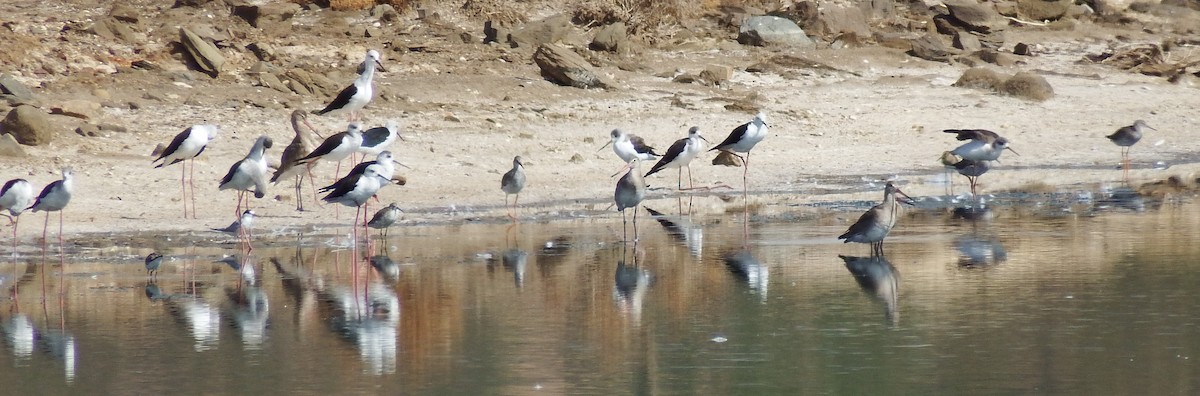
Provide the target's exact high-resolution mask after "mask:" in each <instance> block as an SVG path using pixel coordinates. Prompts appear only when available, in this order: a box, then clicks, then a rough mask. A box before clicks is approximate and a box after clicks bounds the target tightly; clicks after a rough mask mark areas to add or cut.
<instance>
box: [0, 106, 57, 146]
mask: <svg viewBox="0 0 1200 396" xmlns="http://www.w3.org/2000/svg"><path fill="white" fill-rule="evenodd" d="M0 131H4V133H6V134H11V135H13V137H14V138H16V139H17V142H20V143H21V144H24V145H26V146H40V145H44V144H49V143H50V142H51V141H52V140H54V135H55V128H54V125H53V124H52V123H51V122H50V115H48V114H46V112H44V111H42V110H41V109H39V108H37V107H33V106H29V105H22V106H17V107H16V108H14V109H12V111H9V112H8V116H6V117H4V121H0Z"/></svg>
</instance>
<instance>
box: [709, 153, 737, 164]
mask: <svg viewBox="0 0 1200 396" xmlns="http://www.w3.org/2000/svg"><path fill="white" fill-rule="evenodd" d="M712 164H713V165H724V166H742V159H741V158H738V156H736V155H733V154H731V153H729V152H728V151H721V152H719V153H717V156H716V157H713V160H712Z"/></svg>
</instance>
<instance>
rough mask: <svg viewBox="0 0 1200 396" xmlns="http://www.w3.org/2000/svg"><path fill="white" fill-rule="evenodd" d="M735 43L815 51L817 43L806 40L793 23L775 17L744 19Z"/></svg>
mask: <svg viewBox="0 0 1200 396" xmlns="http://www.w3.org/2000/svg"><path fill="white" fill-rule="evenodd" d="M737 41H738V42H739V43H741V44H743V45H756V46H766V45H781V46H788V47H796V48H800V49H815V48H817V43H816V42H813V41H812V39H810V38H808V35H807V34H805V33H804V29H800V26H797V25H796V23H795V22H792V21H790V20H787V19H783V18H780V17H776V16H755V17H750V18H746V21H745V22H743V23H742V26H741V28H739V29H738V38H737Z"/></svg>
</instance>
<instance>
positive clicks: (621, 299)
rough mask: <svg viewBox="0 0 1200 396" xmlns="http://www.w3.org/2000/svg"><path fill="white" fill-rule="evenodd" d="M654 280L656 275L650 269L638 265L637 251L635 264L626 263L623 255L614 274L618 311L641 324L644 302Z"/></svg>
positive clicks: (615, 299) (614, 290) (615, 301)
mask: <svg viewBox="0 0 1200 396" xmlns="http://www.w3.org/2000/svg"><path fill="white" fill-rule="evenodd" d="M622 256H624V254H622ZM653 282H654V276H653V275H652V274H651V273H650V271H648V270H646V269H643V268H642V267H641V266H639V265H638V257H637V253H636V252H635V253H634V257H633V265H627V264H625V258H624V257H622V258H621V261H618V262H617V271H616V273H615V274H614V275H613V302H614V303H616V305H617V311H618V312H620V313H621V314H622V315H624V316H627V317H628V318H630V319H632V321H633V323H634V324H641V321H642V303H643V302H645V299H646V292H647V291H649V290H650V285H651V284H653Z"/></svg>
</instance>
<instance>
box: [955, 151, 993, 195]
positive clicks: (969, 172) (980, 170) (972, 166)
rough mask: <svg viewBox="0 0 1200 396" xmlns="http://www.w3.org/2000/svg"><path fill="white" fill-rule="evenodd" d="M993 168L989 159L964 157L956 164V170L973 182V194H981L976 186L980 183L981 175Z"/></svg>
mask: <svg viewBox="0 0 1200 396" xmlns="http://www.w3.org/2000/svg"><path fill="white" fill-rule="evenodd" d="M991 169H992V166H991V164H990V163H989V161H972V160H969V159H963V160H962V161H958V162H957V163H955V164H954V170H956V171H958V174H960V175H963V176H966V177H967V181H969V182H971V196H978V195H979V194H977V193H976V191H975V186H976V185H978V183H979V176H983V174H984V173H987V171H989V170H991Z"/></svg>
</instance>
